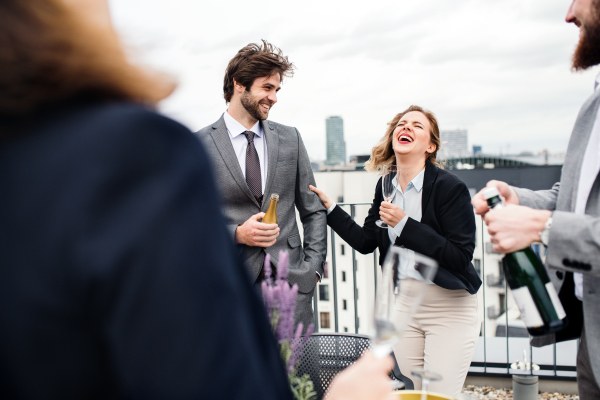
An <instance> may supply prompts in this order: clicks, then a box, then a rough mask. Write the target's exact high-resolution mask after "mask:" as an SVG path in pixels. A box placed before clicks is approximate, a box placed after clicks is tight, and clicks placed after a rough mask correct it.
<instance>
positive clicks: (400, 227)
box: [390, 215, 408, 237]
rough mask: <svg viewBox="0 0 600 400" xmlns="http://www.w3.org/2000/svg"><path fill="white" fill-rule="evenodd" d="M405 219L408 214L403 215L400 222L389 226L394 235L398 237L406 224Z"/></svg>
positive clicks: (406, 219)
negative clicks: (391, 226)
mask: <svg viewBox="0 0 600 400" xmlns="http://www.w3.org/2000/svg"><path fill="white" fill-rule="evenodd" d="M406 221H408V215H405V216H404V218H402V219H401V220H400V222H398V223H397V224H396V226H395V227H393V228H390V229H391V230H392V232H393V233H394V235H396V237H400V235H401V234H402V230H403V229H404V227H405V226H406Z"/></svg>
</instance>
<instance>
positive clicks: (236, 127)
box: [223, 111, 263, 138]
mask: <svg viewBox="0 0 600 400" xmlns="http://www.w3.org/2000/svg"><path fill="white" fill-rule="evenodd" d="M223 120H225V126H226V127H227V130H228V131H229V134H230V135H231V137H232V138H234V137H236V136H239V135H241V134H243V133H244V132H246V131H251V132H254V134H255V135H256V136H258V137H262V135H263V129H262V125H261V123H260V121H258V122H256V124H254V126H253V127H252V128H250V129H246V128H245V127H244V125H242V124H240V123H239V122H237V121H236V120H235V119H234V118H233V117H232V116H231V115H229V113H228V112H227V111H225V112H224V113H223Z"/></svg>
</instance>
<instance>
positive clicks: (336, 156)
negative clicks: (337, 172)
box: [325, 116, 346, 165]
mask: <svg viewBox="0 0 600 400" xmlns="http://www.w3.org/2000/svg"><path fill="white" fill-rule="evenodd" d="M325 126H326V132H327V160H325V164H327V165H338V164H345V163H346V142H345V141H344V120H343V119H342V117H336V116H333V117H329V118H327V119H326V120H325Z"/></svg>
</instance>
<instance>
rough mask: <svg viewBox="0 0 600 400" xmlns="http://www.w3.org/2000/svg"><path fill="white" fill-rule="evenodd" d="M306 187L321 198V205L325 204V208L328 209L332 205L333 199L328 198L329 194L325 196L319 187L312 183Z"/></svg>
mask: <svg viewBox="0 0 600 400" xmlns="http://www.w3.org/2000/svg"><path fill="white" fill-rule="evenodd" d="M308 188H309V189H310V190H312V191H313V192H315V193H316V194H317V195H318V196H319V198H320V199H321V202H323V205H324V206H325V208H326V209H328V210H329V208H330V207H331V206H332V205H333V200H331V199H330V198H329V196H327V195H326V194H325V192H324V191H322V190H321V189H319V188H317V187H314V186H313V185H308Z"/></svg>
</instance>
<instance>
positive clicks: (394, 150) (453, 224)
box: [311, 106, 481, 396]
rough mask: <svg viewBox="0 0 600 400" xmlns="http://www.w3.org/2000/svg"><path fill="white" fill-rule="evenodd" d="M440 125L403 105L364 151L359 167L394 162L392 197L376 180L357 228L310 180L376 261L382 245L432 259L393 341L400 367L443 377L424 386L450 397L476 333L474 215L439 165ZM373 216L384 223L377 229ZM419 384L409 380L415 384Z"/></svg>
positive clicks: (341, 230)
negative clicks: (434, 268)
mask: <svg viewBox="0 0 600 400" xmlns="http://www.w3.org/2000/svg"><path fill="white" fill-rule="evenodd" d="M439 148H440V131H439V128H438V124H437V120H436V118H435V116H434V115H433V113H431V112H430V111H427V110H424V109H423V108H421V107H418V106H411V107H409V108H408V109H407V110H405V111H403V112H401V113H399V114H397V115H396V116H395V117H394V119H393V120H392V121H391V122H390V123H389V128H388V129H387V132H386V133H385V135H384V136H383V138H382V139H381V141H380V143H379V144H378V145H377V146H375V147H374V148H373V150H372V153H371V159H370V160H369V161H368V162H367V164H366V169H367V171H372V172H375V171H381V169H382V166H384V165H395V166H397V167H398V168H400V174H399V178H398V185H397V186H396V189H395V196H393V200H392V202H391V203H390V202H387V201H384V199H383V194H382V190H381V187H382V179H379V181H378V182H377V186H376V188H375V198H374V200H373V204H372V205H371V209H370V210H369V214H368V216H367V218H366V219H365V222H364V224H363V226H362V227H361V226H359V225H358V224H356V223H355V222H354V220H353V219H352V218H351V217H350V216H349V215H348V214H347V213H346V212H345V211H344V210H343V209H342V208H340V207H338V206H336V204H335V203H334V202H333V201H332V200H331V199H330V198H329V196H327V195H326V194H325V193H324V192H323V191H322V190H320V189H317V188H315V187H312V186H311V189H312V190H313V191H314V192H315V193H317V194H318V195H319V197H320V198H321V201H323V204H324V205H325V207H326V208H327V209H328V215H327V223H328V225H329V226H331V227H332V228H333V229H334V230H335V232H336V233H337V234H338V235H340V237H341V238H342V239H343V240H345V241H346V242H347V243H348V244H349V245H350V246H352V247H353V248H354V249H356V250H357V251H358V252H360V253H362V254H368V253H372V252H373V251H374V250H375V249H376V248H379V252H380V256H379V263H380V264H382V263H383V260H384V259H385V256H386V254H387V251H388V249H389V248H390V246H402V247H405V248H407V249H409V250H412V251H415V252H418V253H421V254H424V255H426V256H429V257H431V258H433V259H434V260H436V261H437V262H438V264H439V269H438V272H437V275H436V277H435V279H434V281H433V284H432V285H430V287H429V288H428V291H427V293H426V295H425V299H424V300H423V304H422V305H421V307H420V308H419V311H418V312H417V313H416V315H415V318H414V320H413V321H412V323H410V324H409V326H408V328H407V330H406V332H405V334H404V335H403V337H402V338H401V339H400V342H399V343H398V344H397V345H396V346H395V347H394V354H395V355H396V358H397V361H398V365H399V366H400V370H401V371H402V373H404V374H406V375H408V374H409V373H410V372H411V371H412V370H414V369H421V368H425V369H427V370H430V371H433V372H437V373H439V374H441V375H442V376H443V380H441V381H438V382H432V383H431V385H430V386H429V387H430V389H431V391H433V392H438V393H444V394H447V395H451V396H458V394H459V393H460V391H461V389H462V386H463V383H464V381H465V378H466V376H467V372H468V369H469V365H470V363H471V358H472V357H473V353H474V351H475V344H476V343H477V337H478V336H479V326H480V321H479V313H478V310H477V296H476V295H475V294H476V293H477V290H478V289H479V287H480V286H481V280H480V279H479V276H478V275H477V273H476V272H475V269H474V267H473V265H472V264H471V260H472V258H473V250H474V248H475V216H474V214H473V208H472V207H471V197H470V195H469V191H468V190H467V187H466V185H465V184H464V183H463V182H462V181H460V180H459V179H458V178H456V177H455V176H454V175H452V174H450V173H448V172H446V171H444V170H442V169H440V168H439V167H438V166H437V163H436V154H437V152H438V150H439ZM379 218H381V220H383V222H385V223H387V224H388V225H389V226H390V228H389V229H382V228H379V227H378V226H377V225H376V224H375V221H376V220H378V219H379ZM420 387H421V382H420V381H417V382H415V388H420Z"/></svg>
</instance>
